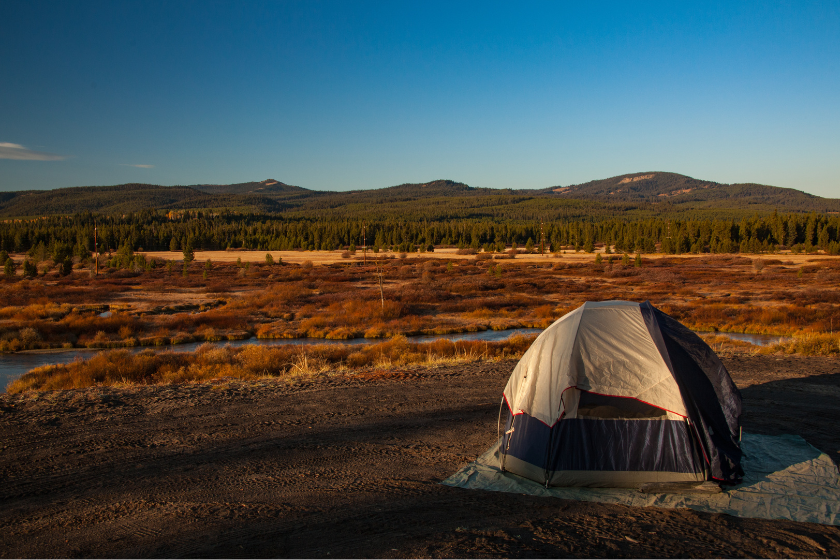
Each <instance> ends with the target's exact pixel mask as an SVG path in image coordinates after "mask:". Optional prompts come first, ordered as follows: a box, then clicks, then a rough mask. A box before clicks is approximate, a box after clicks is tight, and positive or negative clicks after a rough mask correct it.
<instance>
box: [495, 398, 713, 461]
mask: <svg viewBox="0 0 840 560" xmlns="http://www.w3.org/2000/svg"><path fill="white" fill-rule="evenodd" d="M569 389H577V390H578V391H584V392H586V393H592V394H593V395H601V396H602V397H616V398H619V399H633V400H634V401H639V402H640V403H645V404H646V405H648V406H652V407H654V408H658V409H660V410H664V411H665V412H670V413H671V414H676V415H677V416H679V417H681V418H688V416H686V415H684V414H680V413H679V412H674V411H673V410H668V409H667V408H662V407H661V406H656V405H655V404H653V403H649V402H647V401H643V400H642V399H637V398H636V397H624V396H621V395H607V394H606V393H596V392H595V391H587V390H586V389H578V386H577V385H569V386H568V387H566V388H565V389H563V390H562V391H561V392H560V398H561V400H562V398H563V393H565V392H566V391H568V390H569ZM502 397H503V398H504V399H505V404H506V405H507V407H508V410H509V411H510V413H511V414H513V415H514V416H519V415H520V414H525V411H524V410H520V411H519V412H513V407H511V406H510V403H509V402H508V400H507V395H506V394H504V393H502ZM565 415H566V411H565V410H564V411H563V413H562V414H561V415H560V417H559V418H558V419H557V420H555V421H554V423H553V424H550V425H549V424H548V423H547V422H543V421H542V420H540V419H539V418H536V417H534V416H531V418H533V419H534V420H536V421H537V422H540V423H542V424H545V425H546V426H548V427H549V428H553V427H554V426H556V425H557V422H559V421H560V420H562V419H563V417H564V416H565ZM700 449H703V446H702V445H701V446H700ZM703 455H704V456H705V455H706V452H705V451H704V452H703ZM706 462H707V463H708V462H709V459H708V457H707V458H706Z"/></svg>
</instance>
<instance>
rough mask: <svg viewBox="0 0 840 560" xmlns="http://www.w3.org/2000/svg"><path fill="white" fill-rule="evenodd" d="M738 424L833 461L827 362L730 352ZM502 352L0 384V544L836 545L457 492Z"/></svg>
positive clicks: (801, 534) (170, 548)
mask: <svg viewBox="0 0 840 560" xmlns="http://www.w3.org/2000/svg"><path fill="white" fill-rule="evenodd" d="M724 360H725V363H726V365H727V367H729V369H730V371H731V372H732V374H733V378H734V379H735V380H736V383H738V385H739V386H740V387H741V389H742V391H743V396H744V407H745V414H744V419H743V424H744V429H745V430H746V431H752V432H757V433H768V434H780V433H793V434H799V435H802V436H803V437H804V438H805V439H806V440H808V442H809V443H811V444H813V445H815V446H816V447H818V448H820V449H821V450H823V451H825V452H826V453H829V454H830V455H831V457H832V458H833V459H834V460H835V462H836V461H838V459H840V434H838V432H837V430H836V429H834V426H835V425H836V419H837V418H838V417H840V404H838V402H840V401H838V399H837V396H838V394H840V367H838V362H837V360H836V359H831V358H803V357H784V358H782V357H777V356H752V355H748V354H731V355H726V356H724ZM513 366H514V362H512V361H506V362H477V363H473V364H465V365H457V366H446V367H438V368H431V369H427V368H414V369H405V370H401V371H389V372H381V373H379V374H369V375H365V376H363V377H364V379H365V381H361V380H360V379H358V378H357V379H354V378H352V377H338V376H336V377H323V378H319V379H316V380H313V381H307V382H300V383H298V384H294V385H290V384H286V383H284V382H282V381H278V380H266V381H257V382H230V383H228V382H225V383H217V384H197V385H170V386H154V387H130V388H124V389H117V388H112V387H109V388H93V389H85V390H74V391H61V392H47V393H40V394H39V393H30V394H24V395H13V396H12V395H2V396H0V410H2V413H0V430H2V432H0V433H3V434H4V436H3V439H2V441H0V444H1V445H2V455H1V456H0V479H2V480H3V483H2V485H0V555H2V556H3V557H34V556H38V557H47V556H64V557H78V556H88V557H90V556H109V557H127V556H168V557H175V556H204V557H240V556H256V557H272V556H287V557H327V556H330V557H360V556H364V557H424V556H425V557H428V556H443V557H487V556H490V557H501V556H527V557H543V556H550V557H561V556H587V557H624V556H630V557H710V556H731V557H749V556H761V557H838V556H840V528H838V527H831V526H822V525H813V524H806V523H794V522H787V521H765V520H753V519H738V518H733V517H729V516H726V515H716V514H707V513H698V512H693V511H690V510H662V509H655V508H629V507H624V506H612V505H603V504H595V503H579V502H573V501H564V500H551V499H543V498H535V497H531V496H521V495H512V494H502V493H492V492H481V491H467V490H462V489H455V488H449V487H445V486H441V485H440V484H439V482H440V481H441V480H443V479H444V478H446V477H447V476H449V475H450V474H452V473H453V472H455V470H457V469H458V468H459V467H460V466H462V465H464V464H465V463H466V462H469V461H471V460H472V459H474V458H475V457H476V456H477V455H478V454H479V453H481V452H483V451H484V450H486V449H487V448H488V447H489V446H490V445H491V444H492V443H493V441H494V440H495V438H496V421H497V413H498V405H499V398H500V394H501V390H502V387H503V386H504V383H505V381H506V379H507V377H508V376H509V374H510V371H511V370H512V368H513Z"/></svg>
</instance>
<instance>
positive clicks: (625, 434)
mask: <svg viewBox="0 0 840 560" xmlns="http://www.w3.org/2000/svg"><path fill="white" fill-rule="evenodd" d="M511 425H513V427H514V431H513V432H512V433H509V434H506V435H505V437H504V440H503V441H502V449H504V450H505V452H506V453H507V454H508V455H510V456H513V457H517V458H518V459H521V460H522V461H525V462H527V463H530V464H531V465H535V466H543V468H544V469H545V470H546V471H549V472H551V471H651V472H652V471H657V472H677V473H696V472H702V470H703V466H702V459H701V458H700V457H699V455H698V453H697V451H696V448H695V444H694V441H693V439H694V438H693V437H692V435H691V433H690V432H689V429H688V426H687V424H686V423H685V422H683V421H679V420H658V419H656V420H644V419H631V420H623V419H604V418H567V419H564V420H562V421H560V422H558V423H556V424H555V425H554V426H552V427H548V426H547V425H545V424H544V423H542V422H540V421H539V420H535V419H534V418H531V417H530V416H529V415H528V414H524V413H523V414H518V415H516V416H509V417H508V421H507V424H506V427H505V431H506V432H507V431H509V430H510V428H511Z"/></svg>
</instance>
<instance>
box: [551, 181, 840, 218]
mask: <svg viewBox="0 0 840 560" xmlns="http://www.w3.org/2000/svg"><path fill="white" fill-rule="evenodd" d="M542 192H544V193H546V194H551V195H554V196H558V197H562V198H573V199H583V200H599V201H602V202H620V203H621V202H623V203H640V202H641V203H651V204H654V203H659V202H668V203H670V204H672V205H675V206H678V207H686V206H691V207H692V208H695V209H698V208H730V209H731V208H740V209H747V208H750V207H753V208H752V209H753V210H759V208H756V206H758V207H761V209H762V210H771V211H772V210H773V209H780V210H786V211H799V212H832V211H834V212H836V211H840V200H838V199H832V198H822V197H819V196H814V195H812V194H808V193H805V192H802V191H798V190H796V189H786V188H782V187H773V186H770V185H760V184H756V183H741V184H724V183H716V182H714V181H704V180H700V179H694V178H693V177H687V176H685V175H680V174H677V173H667V172H662V171H646V172H642V173H631V174H627V175H618V176H616V177H610V178H609V179H600V180H596V181H589V182H588V183H583V184H579V185H569V186H566V187H560V186H558V187H551V188H549V189H545V190H543V191H542Z"/></svg>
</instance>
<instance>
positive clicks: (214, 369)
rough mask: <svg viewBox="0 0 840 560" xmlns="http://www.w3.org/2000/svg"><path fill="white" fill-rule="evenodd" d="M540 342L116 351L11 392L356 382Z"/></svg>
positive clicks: (22, 382) (30, 377) (507, 353)
mask: <svg viewBox="0 0 840 560" xmlns="http://www.w3.org/2000/svg"><path fill="white" fill-rule="evenodd" d="M533 340H534V338H533V337H523V336H514V337H511V338H510V339H508V340H505V341H502V342H482V341H457V342H452V341H449V340H437V341H434V342H429V343H414V342H409V341H408V340H407V339H406V338H405V337H403V336H397V337H394V338H392V339H390V340H388V341H385V342H380V343H378V344H371V345H364V346H348V345H342V344H319V345H314V346H293V345H288V346H286V345H284V346H258V345H246V346H242V347H239V348H232V347H230V346H215V345H213V344H203V345H201V346H200V347H199V348H198V349H197V350H196V351H195V352H193V353H179V352H157V353H156V352H153V351H151V350H144V351H142V352H139V353H132V352H130V351H128V350H113V351H107V352H102V353H100V354H97V355H95V356H93V357H92V358H89V359H87V360H78V361H75V362H72V363H70V364H64V365H53V366H44V367H41V368H37V369H34V370H32V371H30V372H29V373H26V374H25V375H23V376H22V377H21V378H20V379H18V380H16V381H14V382H13V383H12V384H11V385H10V386H9V388H8V389H7V391H8V392H9V393H12V394H14V393H24V392H27V391H51V390H65V389H78V388H82V387H91V386H109V385H122V386H125V385H132V384H143V385H149V384H166V383H192V382H202V381H209V380H212V379H218V378H227V377H230V378H238V379H258V378H264V377H272V378H281V379H287V380H290V379H295V378H301V377H308V376H314V375H320V374H325V373H333V374H348V373H349V372H350V371H351V370H354V369H359V368H370V367H374V368H391V367H396V366H404V365H408V364H426V365H434V364H440V363H452V362H465V361H475V360H485V359H491V360H492V359H506V358H519V357H521V356H522V354H523V353H524V352H525V350H527V349H528V347H529V346H530V345H531V343H532V342H533Z"/></svg>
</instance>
